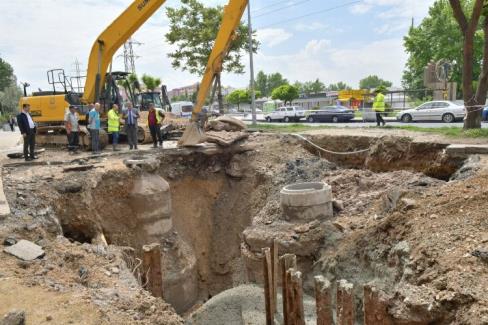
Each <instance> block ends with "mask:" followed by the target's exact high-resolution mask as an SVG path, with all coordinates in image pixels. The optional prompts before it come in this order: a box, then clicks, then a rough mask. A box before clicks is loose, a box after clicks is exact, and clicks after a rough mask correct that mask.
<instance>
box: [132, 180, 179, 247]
mask: <svg viewBox="0 0 488 325" xmlns="http://www.w3.org/2000/svg"><path fill="white" fill-rule="evenodd" d="M129 205H130V207H131V208H132V211H133V212H134V218H137V220H138V224H139V225H140V229H141V231H142V232H143V234H144V237H145V238H146V240H145V242H144V243H143V244H150V243H153V242H158V241H159V239H160V238H161V236H162V235H164V234H166V233H168V232H169V231H170V230H171V229H172V228H173V220H172V219H171V193H170V188H169V184H168V182H166V180H164V179H163V178H162V177H160V176H158V175H154V174H142V175H141V176H139V178H138V179H136V181H135V182H134V185H133V188H132V191H131V193H130V196H129Z"/></svg>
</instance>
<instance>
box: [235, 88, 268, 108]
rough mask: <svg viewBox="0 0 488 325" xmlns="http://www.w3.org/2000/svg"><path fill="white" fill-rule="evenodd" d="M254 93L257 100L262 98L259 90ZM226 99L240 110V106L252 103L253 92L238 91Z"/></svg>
mask: <svg viewBox="0 0 488 325" xmlns="http://www.w3.org/2000/svg"><path fill="white" fill-rule="evenodd" d="M254 93H255V96H256V97H257V98H258V97H260V96H261V92H260V91H259V90H255V91H254ZM226 99H227V102H229V103H231V104H234V105H237V109H239V107H240V104H242V103H250V102H251V92H250V90H249V89H236V90H234V91H233V92H231V93H230V94H229V95H227V97H226Z"/></svg>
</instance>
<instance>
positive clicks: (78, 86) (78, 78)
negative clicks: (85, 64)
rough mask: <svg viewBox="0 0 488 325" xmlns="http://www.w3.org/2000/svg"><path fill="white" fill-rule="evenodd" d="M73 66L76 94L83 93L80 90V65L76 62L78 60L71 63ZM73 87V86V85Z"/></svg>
mask: <svg viewBox="0 0 488 325" xmlns="http://www.w3.org/2000/svg"><path fill="white" fill-rule="evenodd" d="M73 65H74V66H75V80H76V91H77V92H80V93H81V92H83V91H82V89H81V78H82V76H81V64H80V61H78V58H76V59H75V62H74V63H73ZM73 86H74V85H73Z"/></svg>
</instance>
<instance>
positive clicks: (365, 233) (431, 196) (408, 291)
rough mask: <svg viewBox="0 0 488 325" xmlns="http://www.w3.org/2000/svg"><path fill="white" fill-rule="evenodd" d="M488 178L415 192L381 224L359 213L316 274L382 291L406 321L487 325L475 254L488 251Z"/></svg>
mask: <svg viewBox="0 0 488 325" xmlns="http://www.w3.org/2000/svg"><path fill="white" fill-rule="evenodd" d="M486 176H487V173H486V171H485V172H482V173H480V174H478V175H476V176H474V177H472V178H470V179H468V180H466V181H457V182H451V183H447V184H444V185H442V184H437V186H433V187H427V188H424V189H423V190H419V189H415V188H414V189H413V191H409V192H408V194H407V195H408V198H409V200H410V203H411V205H408V206H407V205H405V204H403V205H398V206H396V207H393V208H392V209H391V211H390V212H389V213H385V214H384V216H383V218H380V219H377V220H375V218H374V215H373V214H372V212H370V213H363V214H358V215H356V216H355V217H354V218H355V220H351V219H350V220H349V222H350V223H349V226H350V227H349V228H347V227H346V234H347V235H346V236H344V237H343V240H341V241H340V242H338V243H337V245H335V246H334V247H331V248H325V249H324V250H323V251H322V253H321V257H320V263H319V265H320V266H319V265H318V266H317V269H316V272H317V273H323V274H326V275H327V276H328V277H329V278H330V279H332V280H333V279H339V278H344V277H345V278H346V279H348V280H350V281H353V282H355V283H367V282H373V283H374V284H375V285H377V286H379V287H381V288H383V289H384V290H385V291H386V292H388V293H389V294H390V295H391V297H392V305H391V306H390V308H389V310H390V313H391V314H392V315H393V316H395V319H396V320H397V321H398V322H401V323H402V324H403V323H405V324H432V323H435V324H486V323H487V322H488V309H487V308H486V306H487V301H488V296H487V295H486V288H487V286H488V277H487V276H486V263H484V262H483V261H482V259H480V258H479V257H476V256H473V254H472V253H473V252H474V251H475V250H476V249H479V250H486V249H488V247H487V243H488V237H487V236H486V229H487V224H486V218H485V213H484V211H485V210H486V208H487V206H488V203H487V202H488V201H487V196H488V194H487V193H486V191H485V190H484V189H486V188H487V187H486V186H487V185H488V184H487V181H486V179H487V178H486ZM416 182H417V181H415V183H416ZM423 183H424V181H421V183H420V184H419V185H422V184H423ZM341 219H342V218H341V217H339V220H341ZM354 221H356V225H354Z"/></svg>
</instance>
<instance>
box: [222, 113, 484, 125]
mask: <svg viewBox="0 0 488 325" xmlns="http://www.w3.org/2000/svg"><path fill="white" fill-rule="evenodd" d="M231 116H232V115H231ZM259 117H260V116H258V123H260V124H275V125H290V124H296V123H295V122H293V123H283V122H272V123H268V122H266V121H265V120H263V119H259ZM241 118H242V117H241ZM243 120H244V121H245V122H246V123H250V122H251V119H250V116H245V117H244V118H243ZM385 121H386V125H390V126H407V125H411V126H417V127H420V128H441V127H460V128H462V127H463V122H462V121H461V122H455V123H443V122H411V123H402V122H398V121H397V120H396V119H393V118H386V119H385ZM298 123H300V124H303V125H307V126H320V125H325V126H335V127H353V128H354V127H356V128H358V127H369V126H376V122H363V121H362V120H360V119H355V120H352V121H351V122H340V123H332V122H327V123H308V122H305V121H303V120H302V121H300V122H298ZM481 127H482V128H488V122H482V124H481Z"/></svg>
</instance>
